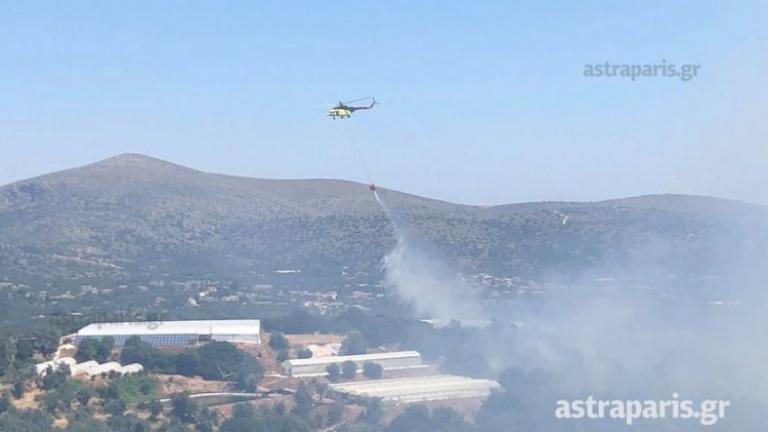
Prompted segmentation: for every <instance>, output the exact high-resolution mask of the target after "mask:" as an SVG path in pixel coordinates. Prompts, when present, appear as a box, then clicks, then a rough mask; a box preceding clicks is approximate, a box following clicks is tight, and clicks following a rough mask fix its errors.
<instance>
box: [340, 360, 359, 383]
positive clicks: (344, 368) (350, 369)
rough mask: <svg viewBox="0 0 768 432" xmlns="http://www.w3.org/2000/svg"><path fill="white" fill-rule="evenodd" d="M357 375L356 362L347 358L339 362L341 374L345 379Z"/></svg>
mask: <svg viewBox="0 0 768 432" xmlns="http://www.w3.org/2000/svg"><path fill="white" fill-rule="evenodd" d="M355 375H357V363H355V362H353V361H352V360H347V361H345V362H344V363H342V364H341V376H342V377H343V378H346V379H353V378H354V377H355Z"/></svg>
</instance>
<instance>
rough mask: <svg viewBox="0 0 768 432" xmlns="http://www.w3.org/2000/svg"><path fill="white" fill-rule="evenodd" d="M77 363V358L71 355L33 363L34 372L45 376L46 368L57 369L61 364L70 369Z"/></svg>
mask: <svg viewBox="0 0 768 432" xmlns="http://www.w3.org/2000/svg"><path fill="white" fill-rule="evenodd" d="M76 364H77V360H75V359H73V358H72V357H62V358H59V359H56V360H51V361H47V362H42V363H38V364H36V365H35V372H37V374H38V375H39V376H41V377H43V376H45V375H46V374H47V373H48V368H49V367H50V368H52V369H53V371H54V372H55V371H57V370H59V368H60V367H61V366H62V365H67V366H68V367H69V368H70V370H71V369H72V366H74V365H76Z"/></svg>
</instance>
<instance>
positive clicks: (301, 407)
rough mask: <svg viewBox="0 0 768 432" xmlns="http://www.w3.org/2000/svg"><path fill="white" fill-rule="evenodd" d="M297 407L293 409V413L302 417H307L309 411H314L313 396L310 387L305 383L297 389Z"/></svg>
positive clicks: (300, 384)
mask: <svg viewBox="0 0 768 432" xmlns="http://www.w3.org/2000/svg"><path fill="white" fill-rule="evenodd" d="M295 400H296V406H295V407H294V408H293V412H294V413H296V414H298V415H299V416H301V417H306V416H307V414H309V411H310V410H312V394H311V393H310V391H309V387H308V386H307V384H306V383H304V382H303V381H302V382H301V383H299V387H298V388H297V389H296V395H295Z"/></svg>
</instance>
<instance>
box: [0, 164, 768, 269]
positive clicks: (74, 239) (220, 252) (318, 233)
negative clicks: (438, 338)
mask: <svg viewBox="0 0 768 432" xmlns="http://www.w3.org/2000/svg"><path fill="white" fill-rule="evenodd" d="M380 191H381V192H380V194H381V195H382V197H383V198H384V200H385V201H386V203H387V204H388V206H390V207H391V208H392V210H393V213H394V214H395V215H397V217H398V219H399V220H400V221H401V223H402V224H403V225H404V226H407V227H408V228H409V231H411V232H413V233H414V236H415V237H416V238H418V239H420V240H422V241H423V242H424V243H425V244H426V245H429V246H430V247H433V248H434V249H433V250H435V251H437V252H438V253H439V254H440V255H441V256H442V257H443V258H444V259H445V260H446V261H448V262H449V263H451V264H455V265H456V266H458V268H460V269H462V270H464V271H465V272H491V273H495V274H503V275H520V276H525V277H531V278H546V277H551V276H553V275H557V276H562V275H577V274H579V273H580V272H584V271H587V270H589V269H595V268H601V267H607V266H611V267H615V266H620V267H621V268H630V269H631V268H633V266H635V264H637V263H642V264H644V265H645V264H649V263H652V264H653V265H654V266H658V267H659V268H661V269H663V270H664V271H667V270H668V271H674V272H697V271H713V269H714V268H716V267H717V266H718V265H719V263H722V262H723V256H724V254H725V255H726V256H730V255H732V253H733V248H734V247H735V246H740V245H743V244H745V242H747V241H748V240H749V241H754V240H755V233H760V235H764V233H765V226H766V225H765V220H766V219H767V218H766V216H767V215H768V211H767V210H766V209H765V208H763V207H760V206H756V205H751V204H746V203H741V202H735V201H729V200H722V199H717V198H710V197H696V196H682V195H653V196H644V197H635V198H627V199H619V200H611V201H603V202H594V203H573V202H570V203H564V202H543V203H525V204H511V205H503V206H494V207H476V206H466V205H458V204H452V203H448V202H443V201H437V200H432V199H427V198H422V197H418V196H414V195H409V194H405V193H401V192H397V191H392V190H384V189H381V190H380ZM394 241H395V238H394V234H393V230H392V225H391V223H390V222H389V221H388V219H387V218H386V217H385V214H384V213H383V211H382V210H381V208H380V207H379V205H378V204H377V203H376V201H375V200H374V198H373V196H372V194H371V193H370V191H369V190H368V188H367V187H366V186H365V185H362V184H358V183H354V182H349V181H342V180H322V179H312V180H269V179H256V178H244V177H235V176H227V175H220V174H211V173H205V172H201V171H197V170H194V169H190V168H186V167H182V166H179V165H175V164H172V163H169V162H165V161H161V160H158V159H154V158H150V157H147V156H142V155H136V154H126V155H120V156H116V157H112V158H109V159H106V160H104V161H101V162H98V163H94V164H91V165H87V166H84V167H80V168H75V169H70V170H66V171H60V172H56V173H52V174H47V175H43V176H40V177H36V178H32V179H29V180H24V181H19V182H15V183H12V184H9V185H6V186H3V187H2V188H0V274H2V275H4V278H5V279H8V280H16V281H29V280H32V281H35V280H39V281H48V282H50V281H57V280H62V279H76V278H83V277H86V276H88V277H98V278H102V279H107V280H114V281H116V282H117V281H122V280H134V281H135V280H146V279H151V278H154V277H157V276H158V275H166V276H167V275H207V276H208V277H214V278H222V279H236V280H243V281H253V280H258V279H259V278H260V277H261V276H260V275H263V274H270V273H274V272H275V271H276V270H279V269H301V270H302V272H303V274H304V275H305V276H306V277H314V276H316V277H318V278H328V277H330V278H334V277H336V276H338V275H340V274H341V272H342V268H343V267H344V266H347V267H348V268H352V269H354V270H359V271H367V272H372V273H375V272H376V270H377V269H378V265H379V261H380V259H381V258H382V256H384V255H385V254H386V253H387V251H388V250H390V249H391V247H392V245H393V244H394Z"/></svg>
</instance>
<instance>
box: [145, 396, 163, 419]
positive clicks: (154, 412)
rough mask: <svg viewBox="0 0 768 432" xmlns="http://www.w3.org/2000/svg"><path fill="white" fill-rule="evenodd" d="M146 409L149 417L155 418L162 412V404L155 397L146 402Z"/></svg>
mask: <svg viewBox="0 0 768 432" xmlns="http://www.w3.org/2000/svg"><path fill="white" fill-rule="evenodd" d="M147 411H149V418H151V419H156V418H157V416H158V415H160V413H161V412H163V404H161V403H160V401H158V400H157V399H152V400H151V401H149V402H147Z"/></svg>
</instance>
